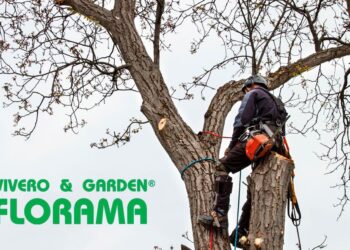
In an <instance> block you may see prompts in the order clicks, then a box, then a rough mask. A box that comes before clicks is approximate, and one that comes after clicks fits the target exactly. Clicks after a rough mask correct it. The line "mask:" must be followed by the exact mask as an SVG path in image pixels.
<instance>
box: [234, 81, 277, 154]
mask: <svg viewBox="0 0 350 250" xmlns="http://www.w3.org/2000/svg"><path fill="white" fill-rule="evenodd" d="M277 118H278V109H277V107H276V104H275V102H274V100H273V99H272V97H271V96H270V95H269V94H268V93H266V92H265V91H264V89H262V87H256V88H254V89H253V90H251V91H249V92H248V93H247V94H245V96H244V97H243V100H242V103H241V106H240V107H239V111H238V115H237V116H236V118H235V122H234V124H233V134H232V140H231V143H230V145H229V148H232V147H233V146H234V145H235V144H236V143H237V141H238V138H239V137H240V136H241V135H242V134H243V132H244V130H245V128H247V127H248V126H249V125H251V122H252V120H255V119H257V120H263V121H276V120H277Z"/></svg>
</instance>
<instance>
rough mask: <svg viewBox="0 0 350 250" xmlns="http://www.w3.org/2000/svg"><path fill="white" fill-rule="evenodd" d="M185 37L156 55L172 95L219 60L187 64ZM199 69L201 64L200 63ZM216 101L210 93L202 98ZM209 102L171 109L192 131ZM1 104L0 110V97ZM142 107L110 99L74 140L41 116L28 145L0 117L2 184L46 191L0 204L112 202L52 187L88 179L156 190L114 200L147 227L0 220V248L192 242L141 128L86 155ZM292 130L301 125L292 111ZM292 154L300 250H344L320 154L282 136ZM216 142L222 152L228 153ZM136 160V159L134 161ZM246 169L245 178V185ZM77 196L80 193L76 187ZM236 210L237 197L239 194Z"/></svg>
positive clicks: (161, 155) (183, 211) (292, 236)
mask: <svg viewBox="0 0 350 250" xmlns="http://www.w3.org/2000/svg"><path fill="white" fill-rule="evenodd" d="M183 38H184V36H181V35H178V36H174V37H172V44H173V47H172V50H173V53H165V54H163V55H162V58H161V63H162V69H163V72H164V77H165V79H166V81H167V82H169V83H170V84H172V85H174V86H177V85H178V84H180V83H181V82H182V81H186V80H189V79H191V77H192V76H193V75H194V73H198V72H200V70H201V69H202V68H203V67H204V65H203V62H208V63H207V64H206V65H209V64H210V63H211V62H213V61H215V58H220V57H219V55H218V54H217V51H216V47H215V46H216V45H215V44H214V43H209V45H207V47H205V48H204V50H202V52H200V53H198V54H197V55H195V56H191V55H188V54H189V53H187V52H188V51H189V47H190V43H189V41H188V40H186V39H183ZM199 62H200V63H199ZM231 77H232V75H230V74H229V71H226V72H223V73H221V74H217V75H214V77H213V79H212V80H211V82H226V81H227V80H229V79H231ZM213 93H214V92H208V97H210V96H212V94H213ZM207 100H208V101H205V102H204V101H202V100H200V98H197V99H195V100H194V101H192V102H180V103H177V105H178V108H179V111H180V113H181V114H182V115H183V116H184V119H185V120H186V121H187V122H188V123H189V124H190V125H191V126H192V128H193V129H194V131H199V130H200V129H201V127H202V122H203V115H204V113H205V111H206V107H207V106H208V105H209V100H210V98H207ZM0 101H1V102H2V101H3V96H2V95H1V97H0ZM140 103H141V100H140V98H139V97H137V96H136V95H135V94H131V95H129V94H127V93H122V94H118V95H116V96H113V97H112V98H110V99H109V101H108V102H107V104H106V105H102V106H101V107H99V108H97V109H95V110H93V111H91V112H89V113H86V114H84V118H86V120H87V121H88V124H87V126H86V127H85V128H84V129H82V130H81V131H80V133H79V134H78V135H72V134H70V133H64V132H63V126H64V125H65V123H66V119H65V117H64V114H62V113H61V114H58V115H56V116H54V117H44V119H42V120H41V121H40V122H39V125H38V128H37V130H36V132H35V133H34V134H33V136H32V138H31V139H30V140H29V141H24V140H23V138H17V137H12V136H11V133H12V131H13V129H14V128H13V126H12V114H13V113H14V112H15V110H13V109H12V110H11V109H1V112H0V120H1V123H0V133H1V135H0V138H1V143H0V152H1V153H0V166H1V178H35V179H40V178H46V179H48V180H49V181H50V182H51V184H52V188H51V190H50V191H49V192H47V193H45V194H40V193H7V194H4V193H0V197H13V198H17V199H18V201H19V203H20V207H21V205H22V206H23V205H24V204H25V203H26V201H27V200H29V199H32V198H35V197H40V198H46V199H48V200H50V201H52V200H55V199H57V198H60V197H68V198H69V199H71V200H72V202H73V201H74V200H76V199H79V198H82V197H88V198H91V199H93V200H97V199H99V198H104V197H106V198H109V199H110V200H112V198H113V197H114V194H105V193H91V194H86V193H84V192H80V191H79V190H76V191H74V192H73V193H71V194H64V193H62V192H58V191H56V190H55V186H57V185H58V184H59V180H60V179H63V178H69V179H70V180H72V182H73V185H75V186H77V185H79V183H81V182H82V181H83V180H84V179H86V178H94V179H97V178H105V179H110V178H125V179H129V178H147V179H154V180H155V181H156V187H155V188H154V189H150V190H149V191H148V192H147V193H145V194H144V193H140V194H139V195H135V194H132V193H126V194H120V195H119V194H117V196H118V197H121V198H122V199H124V200H125V202H127V201H128V200H129V199H131V198H133V197H137V196H139V197H141V198H143V199H144V200H145V201H146V202H147V204H148V224H147V225H142V226H140V225H118V224H115V225H89V226H88V225H52V224H51V223H46V224H45V225H40V226H34V225H14V224H12V223H10V222H9V221H8V220H7V219H6V218H5V219H3V220H2V221H1V224H0V235H1V249H5V250H24V249H28V250H62V249H64V250H112V249H113V250H115V249H126V250H140V249H153V246H160V247H162V248H163V249H170V246H174V247H175V249H180V244H181V243H184V244H186V245H188V246H190V247H191V243H190V242H188V241H187V240H185V239H183V238H182V237H181V235H182V234H184V233H185V232H186V231H190V230H191V225H190V217H189V207H188V201H187V195H186V191H185V188H184V185H183V182H182V180H181V178H180V175H179V173H178V171H177V170H176V169H175V167H174V166H173V164H172V162H171V161H170V159H169V157H168V156H167V154H166V153H165V151H164V150H163V149H162V147H161V145H160V144H159V142H158V141H157V140H156V137H155V136H154V133H153V131H152V130H151V128H150V126H149V125H146V126H145V127H144V129H143V131H142V132H141V133H140V134H138V135H136V136H134V137H132V139H131V142H130V143H128V144H127V145H126V146H124V147H121V148H117V147H113V148H109V149H105V150H97V149H91V148H90V146H89V145H90V143H91V142H95V141H98V139H99V138H100V137H103V136H104V131H105V129H106V128H111V129H116V130H117V131H118V130H121V129H123V128H124V127H125V125H126V124H127V122H128V119H129V118H131V117H132V116H136V117H140V112H139V108H140ZM236 112H237V106H235V107H234V108H233V110H232V112H231V113H230V115H229V116H228V119H227V122H226V125H225V135H231V131H232V123H233V119H234V116H235V114H236ZM292 115H293V116H292V118H291V120H290V121H298V120H301V119H304V117H303V116H301V115H300V114H298V113H296V112H292ZM288 139H289V143H290V147H291V150H292V155H293V156H294V160H295V162H296V175H297V176H296V190H297V194H298V198H299V202H300V206H301V210H302V215H303V218H302V222H301V226H300V232H301V240H302V245H303V249H311V248H312V247H314V246H316V245H318V244H319V243H321V241H322V240H323V238H324V235H327V236H328V239H327V248H326V249H338V250H347V249H348V247H347V243H346V240H347V234H348V230H349V225H350V213H349V212H348V211H345V213H344V215H343V216H342V217H341V218H340V220H339V221H337V215H338V212H339V210H338V209H336V208H334V207H333V204H334V203H335V202H336V201H337V199H336V198H337V194H338V193H337V191H336V190H334V189H330V186H331V185H333V184H335V183H336V182H337V178H338V177H337V176H336V175H324V173H325V172H326V164H325V163H324V162H321V161H319V160H318V158H317V157H316V156H315V155H314V152H317V151H319V150H321V147H320V146H319V143H318V142H317V141H316V139H314V138H306V137H302V136H297V135H290V136H289V137H288ZM228 143H229V141H224V142H223V145H222V149H224V148H225V147H226V146H227V145H228ZM136 155H137V157H135V156H136ZM249 172H250V169H249V168H247V169H246V170H245V171H243V176H244V178H243V180H245V176H246V175H247V174H249ZM237 188H238V175H237V176H234V189H233V193H232V195H231V210H230V228H233V227H234V225H235V221H236V218H235V216H236V209H237V208H236V206H237ZM76 189H78V188H76ZM242 194H243V195H242V197H241V198H242V200H241V204H242V203H243V202H244V196H245V190H243V191H242ZM285 242H286V243H285V249H286V250H289V249H297V247H296V243H297V238H296V231H295V228H294V227H293V226H292V223H291V222H290V220H289V219H287V220H286V237H285Z"/></svg>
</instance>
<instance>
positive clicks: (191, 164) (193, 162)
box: [180, 157, 215, 179]
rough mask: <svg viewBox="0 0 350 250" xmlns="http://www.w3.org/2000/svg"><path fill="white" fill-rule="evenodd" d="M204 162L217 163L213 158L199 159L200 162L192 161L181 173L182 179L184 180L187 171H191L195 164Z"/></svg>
mask: <svg viewBox="0 0 350 250" xmlns="http://www.w3.org/2000/svg"><path fill="white" fill-rule="evenodd" d="M202 161H213V162H215V159H214V158H211V157H205V158H200V159H198V160H194V161H191V162H190V163H189V164H187V165H186V166H185V167H184V168H183V169H182V170H181V171H180V174H181V178H182V179H183V178H184V173H185V172H186V170H187V169H189V168H190V167H192V166H193V165H194V164H196V163H199V162H202Z"/></svg>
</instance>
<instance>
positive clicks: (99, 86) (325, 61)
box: [0, 0, 350, 249]
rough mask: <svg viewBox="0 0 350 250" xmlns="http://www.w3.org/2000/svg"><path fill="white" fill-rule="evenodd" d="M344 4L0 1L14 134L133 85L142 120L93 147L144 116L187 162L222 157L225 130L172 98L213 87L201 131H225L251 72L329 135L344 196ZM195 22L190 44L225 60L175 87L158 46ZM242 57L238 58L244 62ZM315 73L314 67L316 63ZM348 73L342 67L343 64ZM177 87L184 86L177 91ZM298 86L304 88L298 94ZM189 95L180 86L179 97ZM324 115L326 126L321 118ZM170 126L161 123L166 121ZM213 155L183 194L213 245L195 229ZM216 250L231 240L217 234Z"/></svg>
mask: <svg viewBox="0 0 350 250" xmlns="http://www.w3.org/2000/svg"><path fill="white" fill-rule="evenodd" d="M349 6H350V2H349V1H330V0H318V1H292V0H285V1H284V0H281V1H252V0H244V1H242V0H239V1H234V2H230V1H213V0H211V1H209V0H208V1H206V0H202V1H182V2H180V1H163V0H158V1H152V0H144V1H133V0H131V1H130V0H129V1H126V0H116V1H103V0H101V1H87V0H56V1H54V2H53V1H40V0H37V1H11V0H2V1H1V8H0V10H1V12H0V19H1V23H0V34H1V35H0V36H1V41H0V52H1V54H0V57H1V58H0V65H1V69H0V72H1V74H2V76H3V77H4V79H6V80H5V83H4V86H3V89H4V91H5V95H6V97H7V99H8V101H7V103H6V104H5V105H6V106H11V105H12V106H16V108H17V107H18V112H16V113H15V115H14V122H15V124H19V123H21V124H23V126H20V127H19V128H18V129H17V130H16V131H15V134H16V135H21V136H25V137H27V138H29V137H30V136H31V134H32V133H33V131H34V129H35V127H36V125H37V123H38V121H39V118H40V116H41V115H42V114H43V113H47V114H50V115H52V114H53V113H54V111H55V109H57V108H58V107H64V108H66V109H67V110H69V116H68V122H67V125H66V126H65V130H66V131H72V132H75V133H76V132H77V130H78V129H79V127H82V126H84V125H85V124H86V121H85V120H84V119H81V118H80V116H79V114H80V112H81V111H82V110H90V109H92V108H94V107H96V106H98V105H99V104H101V103H103V102H104V101H106V100H107V99H108V97H110V96H112V95H115V94H117V93H116V92H118V91H130V92H137V93H138V94H139V95H141V97H142V99H143V103H142V106H141V111H142V113H143V114H144V117H145V118H144V119H142V120H141V119H135V118H133V119H132V120H131V123H130V125H129V126H128V127H127V129H126V130H125V131H124V132H122V133H116V132H111V131H107V136H106V138H104V139H102V140H101V141H100V142H98V143H94V144H92V146H94V147H99V148H104V147H108V146H111V145H115V144H121V143H125V142H127V141H128V140H129V139H130V136H131V134H132V133H134V132H137V131H138V129H139V128H140V126H141V125H142V124H144V123H148V122H149V123H150V124H151V126H152V128H153V130H154V132H155V134H156V136H157V138H158V139H159V141H160V143H161V144H162V146H163V147H164V149H165V150H166V151H167V153H168V154H169V156H170V158H171V159H172V161H173V162H174V164H175V166H176V167H177V168H178V169H179V170H180V171H181V170H182V169H183V167H184V166H186V165H187V164H188V163H189V162H191V161H193V160H196V159H199V158H203V157H206V156H209V157H213V158H216V159H217V158H218V157H219V149H220V145H221V139H213V138H211V137H209V136H198V135H197V134H196V133H195V132H194V131H193V130H192V129H191V128H190V127H189V126H188V125H187V124H186V122H185V121H184V120H183V119H182V117H181V116H180V114H179V113H178V111H177V109H176V106H175V100H179V99H180V100H182V99H191V98H193V93H194V92H195V91H196V89H198V88H199V89H200V91H201V94H202V95H203V96H202V97H203V98H204V95H205V94H206V93H208V91H210V90H213V89H217V91H216V93H215V95H214V96H213V98H212V100H211V102H210V105H209V108H208V110H206V112H205V114H204V124H203V130H208V131H213V132H216V133H219V134H222V131H223V128H224V123H225V119H226V117H227V114H228V112H229V111H230V110H231V108H232V106H233V105H234V104H235V103H237V102H238V101H239V100H240V98H241V97H242V93H241V84H242V82H243V81H244V79H245V78H246V77H247V76H249V75H250V74H256V73H260V74H262V75H264V76H266V77H268V79H269V82H270V88H271V89H276V88H280V90H281V92H283V91H285V90H286V91H285V92H283V93H284V94H286V95H287V97H288V100H289V101H288V103H289V105H290V106H291V107H296V108H299V109H300V111H301V112H303V113H305V114H306V115H307V116H308V119H307V121H306V122H305V123H304V124H302V125H301V124H295V123H296V122H295V121H293V122H292V123H291V124H290V130H291V132H297V133H303V134H304V133H307V132H315V133H317V134H319V135H321V132H320V130H326V131H328V132H330V133H332V135H333V137H334V140H332V141H331V142H329V141H328V142H326V143H325V147H326V150H325V152H324V154H322V155H320V157H321V158H322V159H328V160H329V162H330V164H331V166H332V169H331V171H332V172H337V173H339V174H340V183H339V185H340V187H342V188H343V196H342V197H341V198H340V200H339V205H340V206H341V207H342V208H344V206H345V205H346V203H347V202H348V201H349V198H348V196H347V184H348V182H349V179H350V176H349V174H350V172H349V163H348V159H349V152H350V150H349V143H350V138H349V122H350V116H349V109H348V108H347V107H348V105H349V86H348V75H349V73H350V70H349V69H348V62H347V58H346V57H345V56H347V55H349V54H350V47H349V37H348V29H349V14H350V7H349ZM186 25H194V26H195V27H196V29H197V31H198V32H197V33H196V34H191V35H192V36H193V42H192V44H191V48H190V52H191V53H193V54H195V53H197V52H198V51H199V50H200V49H201V48H202V46H204V45H205V43H206V42H208V40H209V39H211V38H213V37H217V38H219V39H220V41H221V42H220V44H218V51H216V52H215V53H218V52H219V50H220V51H221V50H222V51H221V52H220V53H222V54H223V58H222V60H220V61H219V62H213V64H212V66H211V67H209V68H208V69H205V70H204V71H203V72H202V73H200V74H198V75H197V76H195V77H194V78H193V81H190V82H188V83H182V84H181V85H180V88H174V87H171V86H170V85H169V84H168V85H167V84H166V82H165V81H164V78H163V75H162V71H161V64H160V51H161V50H162V49H163V50H167V49H171V44H170V43H171V41H169V40H167V36H168V35H169V34H171V33H174V32H181V27H183V26H186ZM237 66H238V67H237ZM223 68H232V75H233V76H234V77H233V79H234V80H232V81H229V82H226V83H218V84H215V85H214V84H211V83H210V77H211V76H212V75H213V74H215V71H217V70H220V69H223ZM309 71H310V73H307V72H309ZM340 72H342V73H340ZM181 90H182V91H183V92H181ZM293 90H297V91H295V92H294V91H293ZM182 93H183V94H182ZM321 114H325V115H326V117H327V123H326V124H322V123H321V122H319V121H320V115H321ZM163 118H166V119H167V123H166V126H165V128H164V129H163V130H161V131H160V130H159V129H158V124H159V122H160V120H161V119H163ZM211 167H212V166H211V163H209V162H202V163H200V164H197V165H195V166H194V167H192V168H191V169H190V170H188V171H187V172H186V173H185V175H184V182H185V185H186V189H187V192H188V197H189V203H190V208H191V218H192V225H193V232H194V242H195V246H196V248H197V249H204V248H207V242H208V240H209V239H208V237H209V235H208V233H207V231H206V230H205V229H204V228H202V227H199V226H197V224H196V221H197V216H198V215H199V214H202V213H204V212H207V211H208V210H209V209H210V206H211V202H212V198H213V192H212V184H213V170H212V168H211ZM215 237H216V240H215V246H214V248H215V249H226V248H229V246H228V244H227V242H225V241H223V240H221V238H220V235H215Z"/></svg>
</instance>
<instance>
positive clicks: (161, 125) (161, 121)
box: [158, 118, 167, 131]
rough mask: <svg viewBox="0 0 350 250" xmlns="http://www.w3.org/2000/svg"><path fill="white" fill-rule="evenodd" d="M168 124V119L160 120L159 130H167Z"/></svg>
mask: <svg viewBox="0 0 350 250" xmlns="http://www.w3.org/2000/svg"><path fill="white" fill-rule="evenodd" d="M166 123H167V119H166V118H162V119H160V121H159V123H158V130H159V131H162V130H163V129H164V128H165V126H166Z"/></svg>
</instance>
